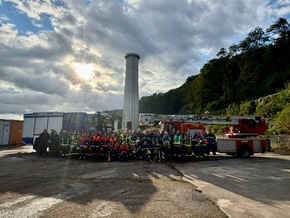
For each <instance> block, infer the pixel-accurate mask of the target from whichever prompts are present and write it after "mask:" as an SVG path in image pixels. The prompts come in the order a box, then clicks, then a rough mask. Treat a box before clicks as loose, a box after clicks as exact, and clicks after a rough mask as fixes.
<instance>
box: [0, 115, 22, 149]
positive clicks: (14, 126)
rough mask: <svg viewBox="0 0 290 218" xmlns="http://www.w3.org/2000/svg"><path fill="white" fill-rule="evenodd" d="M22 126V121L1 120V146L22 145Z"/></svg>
mask: <svg viewBox="0 0 290 218" xmlns="http://www.w3.org/2000/svg"><path fill="white" fill-rule="evenodd" d="M22 126H23V121H21V120H0V144H1V145H12V144H15V145H18V144H22V140H21V136H22Z"/></svg>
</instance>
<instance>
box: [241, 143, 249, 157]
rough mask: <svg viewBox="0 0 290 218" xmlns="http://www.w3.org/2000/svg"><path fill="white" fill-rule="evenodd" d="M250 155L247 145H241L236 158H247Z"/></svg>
mask: <svg viewBox="0 0 290 218" xmlns="http://www.w3.org/2000/svg"><path fill="white" fill-rule="evenodd" d="M250 155H251V149H250V147H249V146H248V145H242V146H241V147H240V149H239V151H238V156H239V157H242V158H248V157H250Z"/></svg>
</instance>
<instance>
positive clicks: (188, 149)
mask: <svg viewBox="0 0 290 218" xmlns="http://www.w3.org/2000/svg"><path fill="white" fill-rule="evenodd" d="M184 148H185V156H187V157H191V156H192V142H191V136H190V134H189V132H186V134H185V136H184Z"/></svg>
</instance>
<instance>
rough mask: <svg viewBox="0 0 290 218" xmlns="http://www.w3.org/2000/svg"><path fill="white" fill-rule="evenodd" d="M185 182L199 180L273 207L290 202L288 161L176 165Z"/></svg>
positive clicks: (276, 158) (225, 158) (255, 159)
mask: <svg viewBox="0 0 290 218" xmlns="http://www.w3.org/2000/svg"><path fill="white" fill-rule="evenodd" d="M177 169H179V170H180V171H181V172H182V173H183V174H184V175H185V178H187V179H189V180H192V181H194V180H201V181H204V182H207V183H209V184H212V185H215V186H217V187H219V188H222V189H224V190H227V191H230V192H232V193H236V194H238V195H241V196H244V197H247V198H250V199H253V200H255V201H259V202H261V203H264V204H269V205H273V204H275V201H289V199H290V192H289V191H288V190H290V157H289V158H288V159H287V158H285V157H284V158H283V157H282V156H280V157H279V156H272V157H271V156H265V157H262V155H261V156H259V157H255V156H253V157H250V158H248V159H239V158H234V157H230V156H223V157H219V158H218V161H203V162H198V163H187V164H185V165H180V164H177Z"/></svg>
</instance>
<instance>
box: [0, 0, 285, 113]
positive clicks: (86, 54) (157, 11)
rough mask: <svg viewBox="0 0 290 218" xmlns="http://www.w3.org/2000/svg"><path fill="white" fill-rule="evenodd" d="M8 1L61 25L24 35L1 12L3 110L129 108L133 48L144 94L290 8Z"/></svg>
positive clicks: (175, 82) (143, 0)
mask: <svg viewBox="0 0 290 218" xmlns="http://www.w3.org/2000/svg"><path fill="white" fill-rule="evenodd" d="M8 1H11V2H13V3H14V6H15V8H16V9H17V10H16V11H15V13H17V11H19V13H23V14H26V15H27V17H29V18H31V23H37V24H39V25H42V28H45V26H43V24H42V23H41V16H42V15H43V14H45V15H48V17H49V19H50V21H51V25H52V27H53V28H54V29H53V30H45V31H40V32H39V33H31V32H29V33H27V34H26V35H24V36H23V35H22V36H21V35H19V33H18V31H17V28H18V27H17V26H16V24H13V20H11V18H9V17H7V16H1V17H0V84H1V89H0V94H1V97H0V102H1V103H0V114H11V113H19V114H21V113H24V112H27V111H31V112H33V111H53V110H55V111H101V110H107V109H115V108H122V107H123V105H122V104H123V97H122V96H123V91H124V76H125V75H124V74H125V63H126V60H125V58H124V56H125V54H126V53H128V52H136V53H138V54H139V55H140V56H141V59H140V61H139V84H140V85H139V86H140V97H141V96H143V95H151V94H153V93H159V92H166V91H168V90H169V89H172V88H176V87H178V86H180V85H181V84H183V83H184V82H185V80H186V78H187V77H188V76H191V75H193V74H198V73H199V68H200V67H201V66H202V65H203V64H204V63H205V62H207V61H208V60H209V59H211V58H213V57H215V54H216V53H217V52H218V51H219V49H220V48H222V47H229V46H230V45H232V44H233V43H238V42H239V40H242V39H244V38H245V36H246V35H247V34H248V32H249V31H251V30H252V29H254V28H255V27H257V26H260V27H262V28H266V27H268V26H269V25H271V24H273V23H274V22H275V21H276V19H277V18H278V17H280V16H288V17H289V14H290V6H289V3H287V2H285V1H274V2H272V1H271V2H270V1H269V2H267V1H266V2H265V1H264V0H257V1H255V4H253V2H252V1H250V0H245V1H239V0H221V1H215V2H213V1H208V0H198V1H194V0H192V1H190V0H180V1H176V0H158V1H155V0H139V1H135V0H125V1H124V3H122V2H121V1H118V0H112V1H102V0H96V1H91V2H90V4H86V1H71V0H63V4H62V5H58V6H56V5H55V4H54V3H53V1H52V2H50V1H41V2H40V1H36V2H31V4H25V3H22V2H21V1H18V0H8ZM0 7H1V6H0ZM35 8H37V10H35ZM74 63H82V64H92V65H93V66H94V68H95V69H94V71H93V73H92V77H91V78H90V79H89V80H84V79H80V75H78V73H77V72H76V71H75V69H74V67H73V64H74ZM20 104H21V105H22V107H17V105H20Z"/></svg>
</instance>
